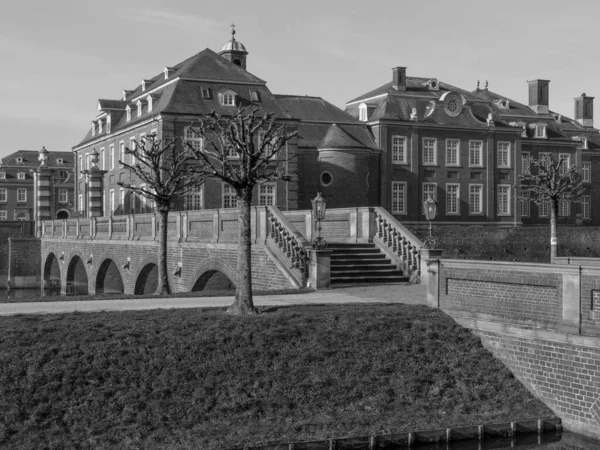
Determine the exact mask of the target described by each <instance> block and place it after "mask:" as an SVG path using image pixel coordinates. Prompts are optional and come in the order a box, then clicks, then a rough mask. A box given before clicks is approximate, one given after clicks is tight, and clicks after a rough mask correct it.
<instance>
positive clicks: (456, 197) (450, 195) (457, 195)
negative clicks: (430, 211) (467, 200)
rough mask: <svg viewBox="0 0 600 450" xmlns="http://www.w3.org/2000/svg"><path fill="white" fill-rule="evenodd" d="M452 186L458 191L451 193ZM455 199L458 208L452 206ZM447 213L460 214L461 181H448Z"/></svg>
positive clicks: (449, 214)
mask: <svg viewBox="0 0 600 450" xmlns="http://www.w3.org/2000/svg"><path fill="white" fill-rule="evenodd" d="M450 188H456V192H455V193H454V192H453V193H451V192H450ZM453 199H454V200H455V201H456V210H454V209H453V208H451V206H452V203H451V202H452V200H453ZM446 215H447V216H460V183H446Z"/></svg>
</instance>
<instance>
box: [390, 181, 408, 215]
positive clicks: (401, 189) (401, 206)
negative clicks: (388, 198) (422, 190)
mask: <svg viewBox="0 0 600 450" xmlns="http://www.w3.org/2000/svg"><path fill="white" fill-rule="evenodd" d="M392 214H406V183H404V182H399V181H392Z"/></svg>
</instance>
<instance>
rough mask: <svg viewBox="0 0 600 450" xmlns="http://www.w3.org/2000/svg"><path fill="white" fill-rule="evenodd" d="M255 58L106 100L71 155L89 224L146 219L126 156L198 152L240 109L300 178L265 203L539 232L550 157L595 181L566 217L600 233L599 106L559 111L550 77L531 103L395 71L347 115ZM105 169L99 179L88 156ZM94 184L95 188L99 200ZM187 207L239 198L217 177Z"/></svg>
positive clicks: (587, 102)
mask: <svg viewBox="0 0 600 450" xmlns="http://www.w3.org/2000/svg"><path fill="white" fill-rule="evenodd" d="M248 56H249V52H248V51H247V49H246V47H245V46H244V45H243V44H242V43H241V42H239V41H238V40H236V38H235V30H232V36H231V39H230V40H229V41H228V42H227V43H226V44H225V45H224V46H223V48H222V49H221V51H220V52H219V53H216V52H214V51H212V50H210V49H205V50H203V51H201V52H200V53H197V54H196V55H193V56H192V57H190V58H188V59H187V60H185V61H183V62H181V63H179V64H176V65H173V66H165V67H164V69H163V70H162V71H161V72H159V73H158V74H155V75H153V76H151V77H148V78H143V79H142V80H141V82H140V84H139V85H137V86H135V87H133V88H132V89H129V90H124V91H123V93H122V95H121V96H120V98H118V99H100V100H98V103H97V114H96V117H95V118H94V119H93V120H92V122H91V126H90V129H89V131H88V133H87V135H86V136H85V138H84V139H83V140H82V141H81V142H80V143H79V144H78V145H76V146H75V147H73V151H74V154H75V165H76V175H75V182H76V208H77V210H78V211H79V215H80V216H82V217H87V216H92V215H101V214H102V215H120V214H138V213H145V212H150V211H151V210H152V207H151V205H150V204H149V202H146V200H145V199H143V198H137V197H135V196H133V195H131V194H130V193H129V192H126V190H125V189H123V188H121V187H120V186H119V185H118V184H117V183H118V182H126V183H131V184H133V185H137V183H139V181H138V180H135V179H132V178H131V177H132V175H130V173H129V171H128V170H127V169H125V168H124V167H121V166H120V165H119V160H122V161H125V162H129V161H131V160H128V159H127V158H130V156H131V155H126V153H125V148H126V147H130V146H133V145H135V143H136V142H140V141H141V140H142V139H143V138H144V137H145V136H148V135H150V134H153V133H155V134H156V135H157V136H158V137H159V138H162V139H165V140H167V139H172V138H175V137H178V138H181V139H182V140H186V141H187V142H189V143H190V144H191V145H201V142H200V140H199V139H198V137H197V136H195V135H194V133H193V131H192V129H191V128H190V127H191V125H192V124H193V123H194V121H196V120H197V119H199V118H200V117H202V115H204V114H207V113H209V112H210V111H212V110H214V111H216V112H217V113H219V114H222V115H232V114H234V113H235V112H236V111H237V109H238V108H239V107H245V106H254V107H260V108H261V109H262V110H263V111H265V112H272V113H273V114H274V115H275V116H276V117H277V119H278V121H279V122H280V123H282V124H285V126H286V129H287V131H288V132H292V131H296V130H297V131H298V136H297V137H296V138H295V139H293V140H291V141H289V142H288V144H287V147H286V149H285V156H286V157H292V156H293V158H292V161H293V162H291V163H290V164H291V170H292V172H293V173H294V175H295V176H294V178H293V180H292V181H290V182H287V183H286V182H277V183H267V184H263V185H260V186H259V187H258V188H257V191H256V192H255V195H254V201H255V204H256V205H277V206H278V207H279V208H280V209H282V210H293V209H309V208H310V207H311V204H310V199H311V198H313V197H314V196H315V195H316V192H317V191H320V192H322V194H323V196H324V197H325V198H327V199H328V204H329V205H330V206H331V207H334V208H341V207H359V206H383V207H385V208H386V209H387V210H388V211H389V212H390V213H392V214H393V215H394V216H395V217H396V218H397V219H398V220H400V221H401V222H403V223H409V224H410V223H419V222H423V221H424V213H423V201H424V200H425V199H426V198H427V197H428V196H429V195H432V197H433V198H434V199H435V200H436V201H437V202H438V217H437V218H436V222H437V223H447V224H456V223H469V224H489V225H502V226H517V225H521V224H525V225H527V224H543V223H547V221H548V220H549V210H548V207H547V206H546V205H542V206H540V207H538V206H537V205H535V204H534V203H533V202H531V201H523V200H522V199H521V198H520V197H519V192H517V190H516V189H515V185H516V184H517V182H518V175H519V174H520V173H522V172H523V171H527V170H529V161H530V159H531V158H539V157H540V156H541V155H543V154H547V153H549V154H552V155H553V157H554V158H556V159H563V160H565V161H566V164H565V167H567V165H572V164H577V166H578V167H579V168H580V170H581V173H582V176H583V179H584V182H585V184H586V186H587V191H586V196H585V198H584V201H583V203H581V204H568V203H566V202H565V203H562V204H561V205H560V211H559V222H562V223H572V224H595V225H598V224H600V214H597V215H594V214H593V208H592V205H593V203H594V202H598V198H599V197H600V192H598V186H597V184H595V183H593V182H592V179H593V178H592V174H594V173H600V172H599V171H600V166H599V164H600V162H599V160H598V158H596V157H595V155H596V154H597V153H598V149H599V148H600V137H599V134H598V130H597V129H595V128H594V127H593V97H588V96H586V95H585V94H582V95H581V96H580V97H577V98H576V99H575V119H570V118H567V117H566V116H562V115H560V114H558V113H555V112H553V111H551V110H550V109H549V100H550V90H549V86H550V82H549V81H548V80H542V79H538V80H532V81H529V82H528V84H529V100H528V104H527V105H526V104H523V103H519V102H518V101H515V100H512V99H510V98H508V97H504V96H502V95H500V94H497V93H494V92H492V91H491V90H489V89H488V83H487V82H486V83H485V86H484V87H480V85H479V83H478V84H477V88H476V89H475V90H473V91H469V90H465V89H461V88H458V87H455V86H452V85H449V84H446V83H444V82H442V81H439V80H438V79H437V78H428V77H411V76H407V69H406V68H405V67H396V68H394V69H392V76H391V81H390V82H388V83H386V84H385V85H383V86H381V87H379V88H377V89H374V90H372V91H371V92H368V93H366V94H364V95H361V96H359V97H357V98H355V99H353V100H351V101H349V102H348V103H347V104H346V108H345V111H343V110H341V109H339V108H337V107H336V106H334V105H332V104H331V103H329V102H327V101H326V100H324V99H322V98H319V97H309V96H298V95H278V94H273V93H272V92H271V91H270V90H269V88H268V87H267V83H266V82H265V81H264V80H262V79H261V78H258V77H257V76H255V75H253V74H252V73H250V72H249V71H248V70H247V69H248V68H249V67H250V64H249V57H248ZM94 152H96V153H97V154H98V156H99V164H98V165H99V169H100V170H99V171H98V170H96V171H92V170H91V168H92V162H91V158H92V155H93V154H94ZM93 186H101V188H100V190H98V188H97V187H96V193H93V191H94V188H93ZM176 207H177V209H180V210H194V209H214V208H235V207H236V201H235V192H234V191H233V190H232V189H231V188H230V187H229V186H228V185H225V184H222V183H221V182H219V181H216V180H209V181H208V182H207V183H206V184H205V185H204V186H203V187H202V189H200V190H199V191H198V192H195V193H193V194H190V195H189V196H188V197H187V198H185V199H181V200H180V202H179V204H178V205H176Z"/></svg>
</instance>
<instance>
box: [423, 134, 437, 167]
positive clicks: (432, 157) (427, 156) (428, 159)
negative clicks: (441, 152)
mask: <svg viewBox="0 0 600 450" xmlns="http://www.w3.org/2000/svg"><path fill="white" fill-rule="evenodd" d="M436 148H437V140H436V139H431V138H424V139H423V164H426V165H435V164H436V162H437V156H436Z"/></svg>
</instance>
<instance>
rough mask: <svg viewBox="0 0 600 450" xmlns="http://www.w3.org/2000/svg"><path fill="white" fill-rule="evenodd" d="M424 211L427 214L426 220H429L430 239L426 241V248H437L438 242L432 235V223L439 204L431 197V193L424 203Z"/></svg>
mask: <svg viewBox="0 0 600 450" xmlns="http://www.w3.org/2000/svg"><path fill="white" fill-rule="evenodd" d="M423 210H424V212H425V218H426V219H427V220H429V237H428V238H427V239H425V242H424V245H425V248H437V241H436V240H435V239H434V238H433V236H432V235H431V221H432V220H433V219H435V214H436V212H437V203H436V201H435V200H434V199H433V197H432V196H431V193H430V194H428V195H427V200H425V201H424V202H423Z"/></svg>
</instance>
